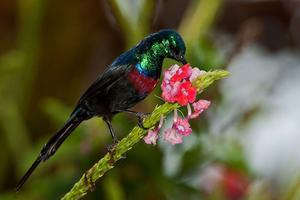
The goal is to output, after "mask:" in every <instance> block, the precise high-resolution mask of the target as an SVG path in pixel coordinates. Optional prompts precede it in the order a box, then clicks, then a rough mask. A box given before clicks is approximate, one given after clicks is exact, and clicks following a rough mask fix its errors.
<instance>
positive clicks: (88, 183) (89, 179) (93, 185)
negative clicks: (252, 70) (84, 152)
mask: <svg viewBox="0 0 300 200" xmlns="http://www.w3.org/2000/svg"><path fill="white" fill-rule="evenodd" d="M89 174H90V172H89V171H86V172H85V173H84V184H85V186H86V187H87V188H88V189H89V190H90V191H91V192H93V191H94V190H95V189H96V183H95V182H94V181H93V179H92V176H89Z"/></svg>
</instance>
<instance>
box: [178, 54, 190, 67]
mask: <svg viewBox="0 0 300 200" xmlns="http://www.w3.org/2000/svg"><path fill="white" fill-rule="evenodd" d="M176 60H177V61H178V62H181V63H182V64H184V65H185V64H187V61H186V59H185V57H184V55H179V56H176Z"/></svg>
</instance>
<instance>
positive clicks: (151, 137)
mask: <svg viewBox="0 0 300 200" xmlns="http://www.w3.org/2000/svg"><path fill="white" fill-rule="evenodd" d="M157 139H158V131H157V130H151V129H150V130H149V131H148V134H147V135H146V136H145V137H144V141H145V143H146V144H153V145H156V141H157Z"/></svg>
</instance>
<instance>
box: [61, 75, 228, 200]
mask: <svg viewBox="0 0 300 200" xmlns="http://www.w3.org/2000/svg"><path fill="white" fill-rule="evenodd" d="M228 75H229V72H227V71H224V70H216V71H210V72H207V73H206V74H205V75H203V76H201V77H200V78H198V79H197V80H195V81H194V83H193V85H194V86H195V87H197V89H198V93H201V92H202V90H203V89H205V88H207V87H208V86H209V85H211V84H212V83H213V82H214V81H215V80H218V79H221V78H224V77H226V76H228ZM179 107H180V105H178V104H176V103H175V104H170V103H164V104H163V105H160V106H157V107H156V108H155V109H154V111H153V112H152V113H151V115H150V116H149V117H147V118H146V119H145V120H144V126H145V127H154V126H155V125H156V124H157V123H158V122H159V121H160V118H161V116H166V115H168V114H169V113H170V112H171V111H173V110H174V109H177V108H179ZM145 135H146V130H144V129H141V128H139V127H137V126H136V127H134V128H133V129H132V131H131V132H130V133H129V134H128V135H127V136H126V137H125V138H123V139H122V140H121V141H120V142H119V143H118V144H116V145H115V146H114V147H113V148H112V149H111V150H110V151H109V152H108V153H106V154H105V156H104V157H103V158H102V159H100V160H99V161H98V162H97V163H96V164H94V166H93V167H92V168H90V169H89V170H88V171H86V172H85V173H84V174H83V175H82V177H81V178H80V180H79V181H78V182H77V183H76V184H75V185H74V186H73V188H72V189H71V190H70V191H69V192H68V193H67V194H66V195H65V196H64V197H63V198H62V200H74V199H80V198H82V197H83V196H85V195H86V194H87V193H88V191H90V190H92V189H93V184H94V183H95V182H96V181H97V180H98V179H99V178H100V177H102V176H103V175H104V174H105V173H106V172H107V171H108V170H110V169H112V168H113V167H114V165H115V163H116V162H117V161H118V160H120V159H121V158H122V157H123V155H124V154H125V153H126V152H127V151H129V150H130V149H131V148H132V147H133V146H134V145H135V144H136V143H138V142H139V141H140V140H141V139H142V138H143V137H144V136H145Z"/></svg>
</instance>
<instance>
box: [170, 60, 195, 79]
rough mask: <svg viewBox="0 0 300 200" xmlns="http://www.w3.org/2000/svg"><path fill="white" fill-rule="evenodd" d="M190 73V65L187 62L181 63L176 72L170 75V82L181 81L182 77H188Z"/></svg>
mask: <svg viewBox="0 0 300 200" xmlns="http://www.w3.org/2000/svg"><path fill="white" fill-rule="evenodd" d="M191 74H192V67H191V66H190V65H189V64H186V65H183V66H182V67H180V68H178V69H177V71H176V73H175V74H174V75H173V76H172V78H171V82H177V81H182V80H183V79H186V78H189V77H190V76H191Z"/></svg>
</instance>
